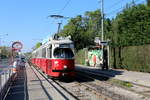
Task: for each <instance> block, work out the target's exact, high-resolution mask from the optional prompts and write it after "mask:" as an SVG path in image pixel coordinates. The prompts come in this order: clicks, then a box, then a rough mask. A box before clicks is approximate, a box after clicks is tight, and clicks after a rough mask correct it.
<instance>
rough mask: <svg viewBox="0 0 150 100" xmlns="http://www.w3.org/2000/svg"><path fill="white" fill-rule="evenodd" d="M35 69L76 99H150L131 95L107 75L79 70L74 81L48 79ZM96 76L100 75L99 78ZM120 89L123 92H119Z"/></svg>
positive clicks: (128, 90)
mask: <svg viewBox="0 0 150 100" xmlns="http://www.w3.org/2000/svg"><path fill="white" fill-rule="evenodd" d="M34 68H35V67H34ZM35 69H36V70H37V71H38V72H39V73H40V74H41V75H42V76H43V77H44V78H45V79H46V80H47V81H48V82H49V83H50V84H52V81H53V83H55V84H57V86H59V88H57V91H60V90H61V91H62V90H63V91H65V92H67V94H68V95H71V96H72V97H73V98H74V99H75V100H141V98H142V100H149V99H147V95H146V97H143V94H142V95H138V94H134V93H133V95H130V94H131V93H132V92H133V91H130V89H126V88H124V87H120V86H117V85H116V84H112V83H110V82H109V81H106V80H108V79H109V78H108V77H107V75H105V76H104V77H102V76H101V77H100V75H98V74H96V75H94V74H91V73H90V74H89V73H85V72H82V71H81V72H79V71H77V75H76V79H75V80H74V81H72V82H66V81H64V80H63V81H62V80H56V79H48V78H47V76H46V75H45V74H43V73H42V71H40V70H38V69H37V68H35ZM95 77H99V79H97V78H95ZM109 77H110V76H109ZM77 78H78V79H77ZM54 87H55V85H54ZM118 90H119V91H118ZM120 91H121V92H122V93H119V92H120ZM135 93H136V92H135ZM62 94H63V93H62ZM128 95H129V96H128ZM62 96H64V95H62ZM139 97H140V98H139ZM65 99H66V100H68V99H67V98H65Z"/></svg>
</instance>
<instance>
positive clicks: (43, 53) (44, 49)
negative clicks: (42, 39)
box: [42, 48, 46, 58]
mask: <svg viewBox="0 0 150 100" xmlns="http://www.w3.org/2000/svg"><path fill="white" fill-rule="evenodd" d="M42 57H43V58H45V57H46V48H43V49H42Z"/></svg>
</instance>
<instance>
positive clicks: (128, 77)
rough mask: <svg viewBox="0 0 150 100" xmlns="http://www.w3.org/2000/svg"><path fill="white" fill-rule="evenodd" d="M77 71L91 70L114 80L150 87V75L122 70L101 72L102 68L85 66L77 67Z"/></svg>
mask: <svg viewBox="0 0 150 100" xmlns="http://www.w3.org/2000/svg"><path fill="white" fill-rule="evenodd" d="M76 68H77V69H80V70H89V71H95V72H100V73H104V74H107V75H110V76H111V77H112V78H114V79H118V80H122V81H127V82H132V83H135V84H139V85H143V86H147V87H150V73H143V72H134V71H127V70H120V69H110V70H101V68H98V67H97V68H94V67H89V66H85V65H76Z"/></svg>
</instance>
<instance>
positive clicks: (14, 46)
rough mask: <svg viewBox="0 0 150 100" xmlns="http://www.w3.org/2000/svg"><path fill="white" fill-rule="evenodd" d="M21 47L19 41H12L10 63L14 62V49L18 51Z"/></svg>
mask: <svg viewBox="0 0 150 100" xmlns="http://www.w3.org/2000/svg"><path fill="white" fill-rule="evenodd" d="M22 48H23V44H22V43H21V42H19V41H16V42H13V43H12V63H13V62H14V51H20V50H21V49H22Z"/></svg>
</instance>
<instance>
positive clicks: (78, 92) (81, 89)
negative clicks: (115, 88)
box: [33, 67, 112, 100]
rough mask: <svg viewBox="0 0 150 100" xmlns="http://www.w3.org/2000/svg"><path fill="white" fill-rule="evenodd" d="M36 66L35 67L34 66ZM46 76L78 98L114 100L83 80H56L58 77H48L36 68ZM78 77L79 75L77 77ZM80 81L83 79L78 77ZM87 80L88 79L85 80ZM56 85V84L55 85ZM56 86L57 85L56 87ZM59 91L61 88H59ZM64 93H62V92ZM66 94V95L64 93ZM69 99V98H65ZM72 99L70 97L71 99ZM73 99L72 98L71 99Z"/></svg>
mask: <svg viewBox="0 0 150 100" xmlns="http://www.w3.org/2000/svg"><path fill="white" fill-rule="evenodd" d="M33 68H35V67H33ZM35 69H36V70H37V71H38V72H39V73H40V74H41V75H42V76H43V77H44V78H45V80H47V81H48V82H49V83H50V84H52V81H53V82H54V83H55V84H57V85H58V86H59V87H60V88H61V89H63V90H64V91H66V92H67V93H68V94H69V95H71V96H72V97H73V98H74V99H76V100H112V99H111V98H109V97H107V96H105V95H103V94H102V93H99V92H97V91H96V90H95V89H93V88H92V87H90V86H89V85H87V84H85V83H83V82H77V81H75V80H76V79H75V80H73V81H72V80H70V79H67V81H68V80H69V81H70V82H66V80H65V79H64V80H65V81H64V80H63V79H62V80H63V81H62V80H56V79H48V78H47V77H46V75H45V74H43V73H42V71H40V70H38V69H37V68H35ZM76 78H77V77H76ZM77 80H78V81H79V80H80V81H83V79H79V78H78V79H77ZM85 81H87V80H85ZM53 86H54V87H55V85H53ZM55 88H56V87H55ZM57 91H59V89H57ZM61 94H62V93H61ZM62 96H64V95H62ZM65 99H66V100H68V99H67V98H65ZM69 100H70V99H69ZM71 100H72V99H71Z"/></svg>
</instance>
